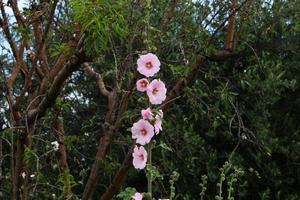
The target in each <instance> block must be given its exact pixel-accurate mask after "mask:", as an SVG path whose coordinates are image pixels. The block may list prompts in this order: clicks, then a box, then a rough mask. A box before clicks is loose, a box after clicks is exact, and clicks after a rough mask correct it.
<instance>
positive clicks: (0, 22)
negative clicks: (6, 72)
mask: <svg viewBox="0 0 300 200" xmlns="http://www.w3.org/2000/svg"><path fill="white" fill-rule="evenodd" d="M0 10H1V15H2V19H1V18H0V26H1V28H2V29H3V32H4V35H5V38H6V40H7V42H8V43H9V45H10V48H11V50H12V52H13V55H14V57H15V59H16V60H17V59H18V53H17V52H18V47H17V44H16V41H15V40H14V39H13V37H12V35H11V33H10V30H9V24H8V18H7V16H6V13H5V9H4V5H3V1H2V0H0Z"/></svg>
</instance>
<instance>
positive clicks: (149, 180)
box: [147, 142, 152, 199]
mask: <svg viewBox="0 0 300 200" xmlns="http://www.w3.org/2000/svg"><path fill="white" fill-rule="evenodd" d="M147 168H148V170H147V171H148V176H147V179H148V194H149V197H150V199H152V142H150V143H149V144H148V166H147Z"/></svg>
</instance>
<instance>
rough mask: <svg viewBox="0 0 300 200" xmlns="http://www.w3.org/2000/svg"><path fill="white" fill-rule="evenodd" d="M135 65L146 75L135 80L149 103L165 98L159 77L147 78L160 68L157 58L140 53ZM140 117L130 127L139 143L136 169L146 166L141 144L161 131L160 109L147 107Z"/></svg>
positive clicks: (137, 196) (139, 196)
mask: <svg viewBox="0 0 300 200" xmlns="http://www.w3.org/2000/svg"><path fill="white" fill-rule="evenodd" d="M137 66H138V68H137V70H138V72H139V73H140V74H142V75H144V76H146V77H147V78H142V79H140V80H138V81H137V82H136V88H137V90H138V91H140V92H146V94H147V95H148V99H149V102H150V103H151V104H153V105H159V104H161V103H162V102H163V101H164V100H165V99H166V93H167V89H166V86H165V84H164V83H163V82H162V81H161V80H159V79H153V80H152V81H151V82H150V80H149V77H152V76H154V75H155V74H156V73H157V72H158V71H159V70H160V61H159V59H158V58H157V56H156V55H154V54H152V53H148V54H146V55H141V56H140V58H139V59H138V60H137ZM141 117H142V118H141V119H140V120H138V121H137V122H135V123H134V124H133V126H132V128H131V132H132V139H136V143H137V144H139V146H137V145H136V146H135V148H134V151H133V153H132V156H133V166H134V167H135V168H136V169H144V168H145V167H146V164H147V156H148V153H147V151H146V149H145V148H144V147H143V145H146V144H148V143H150V142H151V139H152V137H153V136H154V135H157V134H159V132H160V131H162V118H163V112H162V110H154V109H153V110H151V108H147V109H144V110H142V111H141ZM142 198H143V196H142V194H141V193H138V192H137V193H135V195H134V196H132V199H133V200H141V199H142Z"/></svg>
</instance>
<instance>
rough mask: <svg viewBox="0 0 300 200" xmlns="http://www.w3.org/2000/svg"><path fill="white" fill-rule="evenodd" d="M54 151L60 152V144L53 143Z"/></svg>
mask: <svg viewBox="0 0 300 200" xmlns="http://www.w3.org/2000/svg"><path fill="white" fill-rule="evenodd" d="M51 144H52V146H53V150H54V151H58V147H59V143H58V142H57V141H54V142H51Z"/></svg>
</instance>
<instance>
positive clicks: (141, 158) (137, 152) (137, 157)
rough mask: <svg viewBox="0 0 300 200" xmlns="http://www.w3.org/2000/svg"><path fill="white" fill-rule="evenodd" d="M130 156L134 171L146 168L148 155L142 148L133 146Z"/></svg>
mask: <svg viewBox="0 0 300 200" xmlns="http://www.w3.org/2000/svg"><path fill="white" fill-rule="evenodd" d="M132 156H133V161H132V164H133V166H134V167H135V168H136V169H144V168H145V167H146V163H147V156H148V154H147V151H146V150H145V148H144V147H143V146H140V147H138V146H135V147H134V150H133V153H132Z"/></svg>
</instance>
